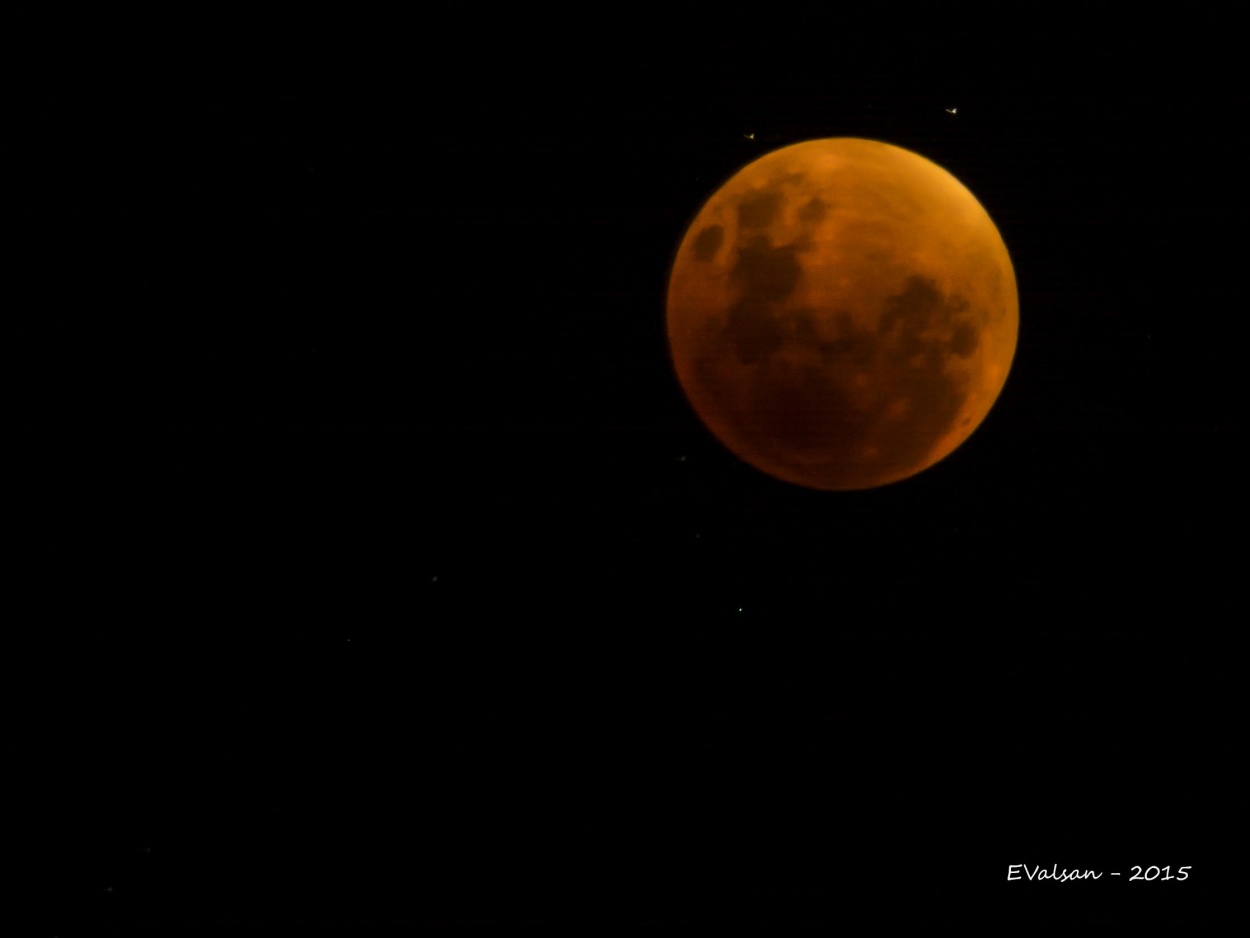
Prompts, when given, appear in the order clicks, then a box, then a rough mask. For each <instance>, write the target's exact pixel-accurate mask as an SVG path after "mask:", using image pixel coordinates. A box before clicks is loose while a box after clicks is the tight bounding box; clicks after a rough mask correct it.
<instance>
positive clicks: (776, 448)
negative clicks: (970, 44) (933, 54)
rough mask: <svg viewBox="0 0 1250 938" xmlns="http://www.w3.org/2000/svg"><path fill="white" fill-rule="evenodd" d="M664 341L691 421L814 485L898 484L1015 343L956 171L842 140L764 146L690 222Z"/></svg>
mask: <svg viewBox="0 0 1250 938" xmlns="http://www.w3.org/2000/svg"><path fill="white" fill-rule="evenodd" d="M667 318H668V338H669V347H670V351H671V353H672V358H673V364H674V367H675V368H676V371H677V377H678V379H679V381H680V382H681V386H682V389H683V390H684V391H685V394H686V396H687V397H688V398H689V400H690V403H691V405H692V406H693V408H694V410H695V412H696V413H697V414H698V416H699V417H700V419H701V420H702V421H703V422H704V423H705V424H706V425H707V427H708V428H709V429H710V430H711V431H712V433H713V434H715V436H716V437H717V438H718V439H719V440H720V441H721V442H722V443H724V444H725V446H727V447H728V448H729V449H730V450H732V451H733V452H734V453H735V454H737V455H738V456H739V457H740V458H741V459H743V460H745V461H746V462H748V463H750V464H751V465H753V466H755V467H756V468H757V469H760V470H762V471H763V472H766V473H768V474H769V475H772V476H775V477H776V478H779V479H783V480H785V481H787V482H792V483H795V484H797V485H803V486H807V487H810V488H815V489H825V490H838V489H865V488H873V487H875V486H879V485H885V484H887V483H890V482H896V481H898V480H900V479H905V478H907V477H909V476H912V475H915V474H916V473H918V472H920V471H922V470H924V469H926V468H928V467H929V466H932V465H933V464H934V463H936V462H937V461H938V460H940V459H942V458H944V457H945V456H947V455H949V454H950V453H951V452H952V451H953V450H955V449H956V448H957V447H958V446H959V445H960V444H961V443H963V442H964V440H966V439H967V438H968V436H969V435H970V434H971V433H972V432H973V430H975V429H976V428H977V426H978V425H979V424H980V423H981V421H982V420H983V419H984V418H985V415H986V414H987V413H988V412H989V410H990V407H991V406H992V405H993V403H994V401H995V399H996V398H997V397H998V394H999V392H1000V391H1001V390H1002V387H1003V383H1004V382H1005V381H1006V379H1007V372H1008V370H1009V369H1010V367H1011V361H1012V358H1013V356H1014V354H1015V348H1016V336H1017V332H1018V329H1019V306H1018V301H1017V297H1016V280H1015V273H1014V271H1013V270H1012V266H1011V259H1010V258H1009V257H1008V254H1007V248H1006V246H1005V245H1004V244H1003V240H1002V237H1001V236H1000V235H999V233H998V229H997V228H996V227H995V226H994V223H993V221H991V220H990V217H989V215H988V214H986V211H985V209H984V208H982V207H981V204H980V203H979V202H978V201H977V200H976V198H975V197H974V196H973V195H972V193H971V192H969V191H968V190H967V189H966V188H964V186H963V185H962V184H961V183H960V182H959V180H957V179H956V178H955V177H954V176H952V175H951V174H950V173H948V172H947V171H946V170H944V169H942V168H941V167H940V166H937V165H936V164H934V163H931V162H930V161H929V160H926V159H925V158H924V157H922V156H918V155H917V154H915V153H912V152H910V151H908V150H904V149H901V148H899V147H895V146H891V145H889V144H886V143H879V142H877V141H873V140H860V139H855V138H832V139H826V140H810V141H807V142H805V143H798V144H794V145H793V146H788V147H785V148H783V149H780V150H777V151H775V152H773V153H769V154H767V155H765V156H763V157H761V158H760V159H758V160H756V161H755V162H753V163H750V164H749V165H747V166H746V167H744V168H743V169H742V170H740V171H739V172H738V173H737V174H735V175H734V176H733V177H731V178H730V179H729V181H727V182H726V183H725V184H724V185H723V186H722V187H721V188H720V189H719V190H718V191H717V192H716V193H715V194H713V195H712V197H711V198H710V199H708V201H707V202H706V203H705V204H704V206H703V207H702V209H700V211H699V213H698V215H696V216H695V219H694V221H693V222H692V223H691V224H690V227H689V229H688V230H687V232H686V234H685V237H684V238H683V239H682V242H681V246H680V247H679V248H678V251H677V255H676V258H675V260H674V263H673V270H672V275H671V277H670V280H669V288H668V310H667Z"/></svg>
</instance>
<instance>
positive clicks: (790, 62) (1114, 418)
mask: <svg viewBox="0 0 1250 938" xmlns="http://www.w3.org/2000/svg"><path fill="white" fill-rule="evenodd" d="M924 9H926V10H927V11H928V12H927V13H924V14H922V15H912V14H904V13H902V12H901V11H900V13H899V16H898V19H897V21H895V22H889V21H887V20H881V21H875V22H871V23H870V22H869V21H868V20H867V19H866V18H865V19H862V20H857V21H851V20H848V19H847V18H846V17H845V16H844V15H843V14H839V13H835V12H833V11H831V10H830V9H828V8H827V6H825V5H798V6H793V7H791V8H790V10H789V12H788V13H787V14H786V15H785V16H782V15H780V14H777V15H775V16H774V15H773V14H770V13H767V12H761V13H760V14H759V15H758V18H752V17H745V16H744V17H743V18H742V19H741V20H720V19H717V21H716V22H708V21H706V19H705V18H703V17H696V16H694V15H693V14H691V15H689V16H682V17H677V18H675V19H674V20H670V19H669V17H668V15H666V16H664V17H661V16H658V15H657V14H655V13H654V12H653V13H651V14H646V15H644V14H641V13H639V14H637V16H636V17H635V18H633V19H629V18H621V17H620V16H619V15H618V14H613V15H612V16H609V15H608V14H606V13H603V14H589V13H588V14H586V19H584V20H570V19H567V18H566V17H565V16H564V15H563V14H561V15H559V16H557V15H555V14H548V15H536V14H534V13H532V12H531V11H528V10H527V11H524V12H516V13H512V14H508V16H507V17H506V18H504V19H499V18H498V17H496V16H495V15H494V14H485V13H482V14H481V21H480V22H478V21H477V14H474V15H460V16H459V17H458V18H457V19H456V20H455V21H454V22H453V21H447V22H445V23H444V22H441V21H440V22H439V23H438V24H434V23H427V24H425V25H424V27H421V28H417V29H416V32H415V33H403V32H402V31H399V30H389V29H387V28H385V27H384V24H374V25H373V26H371V27H370V28H369V29H368V30H365V33H364V34H365V36H366V39H367V41H364V40H362V43H363V44H362V43H358V42H355V41H354V40H352V41H349V40H348V39H347V38H345V37H344V38H341V39H336V38H335V35H334V34H333V31H330V30H328V29H327V30H326V35H325V36H322V37H321V39H320V42H321V43H322V44H321V45H317V44H313V43H311V42H307V43H302V44H301V42H297V41H294V40H292V41H290V42H288V43H286V44H285V45H284V46H283V48H284V49H286V50H287V51H290V50H291V49H295V50H297V54H294V55H291V56H290V57H283V58H282V59H281V64H280V65H279V64H277V62H278V59H277V58H274V57H270V56H268V55H267V54H266V49H267V48H269V47H268V46H266V45H265V43H263V42H261V41H260V40H255V41H252V42H250V43H249V42H244V43H241V45H242V46H245V47H246V49H245V51H243V52H241V53H240V56H241V57H243V58H246V59H248V60H249V61H252V60H254V61H256V62H263V63H266V65H265V66H264V67H260V68H257V69H256V71H255V77H254V78H253V77H252V75H253V73H252V72H250V71H249V72H248V77H247V79H246V80H244V79H243V77H242V73H241V71H238V70H235V69H234V68H233V67H227V66H225V65H223V66H222V67H221V68H220V69H219V70H217V71H213V72H197V71H195V70H194V69H191V70H188V71H189V72H191V74H190V76H189V77H187V78H185V80H184V78H183V77H182V71H181V70H177V77H175V75H174V72H175V71H176V65H177V64H178V59H179V54H178V53H177V52H175V51H167V52H166V53H165V60H164V62H163V64H162V65H160V66H159V67H155V69H154V70H153V71H148V72H144V73H143V74H142V75H141V76H140V77H139V78H138V79H135V80H130V79H129V78H128V79H127V80H120V79H119V80H118V81H116V82H113V81H108V80H100V81H94V80H92V81H88V80H85V79H83V80H79V79H78V78H69V77H65V76H63V75H62V76H58V77H57V78H55V79H54V80H51V81H50V83H37V84H38V87H33V88H32V90H30V91H24V90H18V91H14V92H12V93H11V94H8V95H7V98H6V116H5V118H4V120H5V125H4V135H3V139H2V140H0V168H2V169H3V170H4V172H3V179H4V185H5V199H4V205H3V210H2V212H0V220H2V222H3V225H4V233H3V242H4V244H5V246H6V249H5V255H4V262H3V265H4V266H3V270H4V277H5V283H6V285H7V289H6V291H5V296H6V299H5V310H6V312H7V319H8V322H9V323H10V328H11V329H12V330H13V332H12V333H11V335H13V340H12V341H11V342H10V345H9V352H10V361H11V365H10V367H11V368H12V369H13V370H14V371H15V378H16V381H15V383H14V384H13V389H14V396H13V399H12V400H13V407H12V408H11V413H12V414H13V415H14V417H13V420H12V421H11V426H12V430H11V440H12V445H11V446H10V449H9V461H10V462H11V463H14V464H16V466H17V467H18V469H19V473H18V476H19V478H20V480H21V481H20V482H19V483H17V484H16V485H13V486H11V488H10V491H11V492H12V494H13V500H14V502H15V507H16V509H17V511H16V514H17V516H18V518H19V522H20V523H19V525H18V527H17V531H18V535H19V539H20V546H21V557H20V561H19V564H18V565H17V566H16V568H15V569H14V572H15V578H14V579H15V582H16V588H15V589H14V590H13V591H11V593H10V595H11V596H12V597H13V599H12V604H11V607H10V616H9V617H8V628H7V629H6V632H7V633H8V634H9V636H10V643H11V644H10V653H9V655H8V658H7V664H8V669H9V672H10V677H9V685H10V687H12V688H13V689H14V690H15V698H14V699H15V700H16V703H15V704H13V705H12V709H11V711H10V712H11V714H12V717H13V719H11V721H10V742H9V745H8V751H9V753H10V759H9V775H10V778H16V779H17V780H18V788H19V794H18V795H17V796H16V797H14V796H12V795H11V796H10V802H9V804H10V810H11V811H12V812H13V813H14V814H15V815H16V826H17V828H18V830H19V836H18V837H17V838H15V839H13V841H12V843H11V844H10V851H11V855H12V856H13V857H14V858H15V860H16V864H17V866H18V867H19V869H21V870H22V874H21V875H20V876H19V877H18V878H17V879H16V880H14V881H13V883H11V887H10V888H11V900H10V906H11V907H12V908H13V909H14V910H15V911H16V913H17V917H18V918H19V919H20V920H21V921H22V922H23V923H24V925H23V928H24V929H25V930H24V931H23V934H33V935H47V936H52V935H60V936H69V935H76V934H103V933H107V934H128V935H137V934H158V933H159V934H174V933H179V934H183V933H192V932H194V933H203V934H216V933H230V934H251V933H252V931H251V930H255V933H256V934H261V933H264V934H272V933H273V932H272V931H271V930H270V929H272V928H273V927H275V926H277V925H280V924H284V923H285V924H287V925H293V924H295V923H300V927H302V928H304V929H305V930H308V929H314V928H316V927H317V926H318V925H327V926H332V925H335V924H336V923H351V924H350V927H349V926H348V925H344V926H343V927H347V928H348V930H349V931H350V930H351V928H356V929H359V928H361V927H366V926H364V925H363V924H362V923H366V922H390V923H407V924H412V925H418V926H423V925H434V924H440V923H441V924H446V925H458V924H467V923H473V922H483V921H493V922H501V923H512V922H521V921H530V922H544V923H564V922H568V923H578V924H580V925H583V926H586V925H589V926H592V927H593V926H596V925H598V924H600V923H602V924H604V925H609V924H612V923H616V922H626V923H638V922H656V923H681V924H684V925H687V926H691V925H697V924H701V923H726V922H752V923H764V922H779V923H806V924H808V925H813V926H816V927H819V928H826V927H834V926H837V925H848V924H849V925H865V924H868V923H876V922H885V923H910V924H920V923H929V922H938V921H946V920H950V921H958V922H962V923H967V922H977V921H986V922H994V923H996V924H1015V923H1017V922H1026V921H1028V922H1031V921H1037V920H1039V919H1052V920H1054V921H1056V922H1069V921H1070V922H1073V923H1079V922H1085V921H1100V922H1119V921H1124V920H1138V919H1151V920H1165V921H1166V920H1173V921H1176V922H1184V923H1200V922H1218V921H1220V917H1221V915H1222V912H1221V905H1222V902H1223V900H1225V899H1226V898H1228V897H1229V896H1230V895H1231V890H1232V888H1233V882H1234V870H1233V868H1232V867H1231V866H1230V865H1229V863H1230V862H1232V861H1229V860H1226V857H1228V856H1230V855H1231V854H1233V853H1234V852H1235V851H1234V850H1233V847H1234V846H1236V847H1238V848H1240V847H1241V846H1242V845H1240V844H1233V843H1231V842H1230V838H1231V836H1232V835H1231V833H1230V831H1229V820H1228V819H1229V817H1230V815H1231V813H1232V806H1233V800H1232V787H1231V784H1230V782H1229V781H1228V777H1229V775H1230V773H1231V771H1232V768H1231V767H1232V765H1233V762H1234V760H1233V754H1234V746H1233V740H1234V738H1235V736H1234V731H1235V724H1234V721H1233V718H1232V713H1233V694H1232V686H1233V681H1234V662H1233V655H1232V653H1231V650H1230V649H1231V647H1233V645H1234V644H1235V639H1234V633H1235V631H1241V629H1240V628H1238V629H1236V630H1234V623H1235V622H1236V621H1237V620H1239V619H1240V614H1238V613H1237V612H1236V610H1237V609H1238V608H1241V607H1242V603H1241V602H1240V600H1241V590H1240V588H1239V587H1236V585H1235V584H1236V582H1237V581H1238V579H1237V578H1238V577H1239V574H1240V573H1241V568H1242V564H1241V563H1240V562H1237V561H1238V560H1239V554H1238V552H1239V550H1240V547H1241V545H1242V543H1243V538H1242V534H1243V531H1244V526H1243V525H1242V523H1241V521H1240V519H1237V518H1235V516H1234V507H1233V506H1234V499H1233V493H1234V490H1236V491H1237V492H1238V493H1240V491H1241V485H1240V482H1241V478H1240V475H1241V473H1240V470H1237V469H1236V467H1237V466H1239V465H1240V464H1241V463H1240V461H1239V460H1237V459H1236V458H1235V456H1234V451H1233V436H1234V425H1233V418H1232V412H1233V408H1234V403H1233V400H1234V376H1235V375H1237V374H1240V373H1241V369H1242V368H1243V367H1244V363H1243V362H1241V361H1240V358H1239V355H1238V354H1237V347H1236V344H1235V340H1234V339H1233V337H1232V324H1233V320H1234V318H1240V316H1241V314H1242V311H1243V310H1242V308H1243V304H1244V289H1243V285H1242V284H1241V271H1242V261H1243V254H1244V232H1243V225H1242V224H1241V223H1240V222H1241V218H1242V217H1243V216H1242V215H1241V214H1240V210H1239V209H1238V208H1237V206H1238V205H1240V204H1241V202H1242V200H1243V197H1244V175H1243V170H1242V162H1243V161H1242V159H1241V157H1240V156H1239V154H1238V153H1237V151H1236V146H1237V144H1238V143H1239V142H1240V138H1241V137H1244V124H1242V123H1241V122H1242V119H1243V113H1244V110H1245V105H1246V100H1245V93H1244V82H1243V79H1241V77H1240V76H1239V75H1236V70H1235V68H1234V66H1235V63H1236V61H1238V57H1237V56H1235V55H1232V54H1231V53H1229V52H1228V51H1227V50H1226V49H1225V45H1226V43H1225V42H1224V39H1223V36H1224V35H1225V33H1226V32H1227V26H1226V25H1221V24H1219V23H1216V22H1209V23H1198V22H1194V21H1192V20H1188V19H1184V20H1182V21H1179V22H1146V21H1141V22H1132V23H1124V22H1120V23H1116V24H1115V25H1114V26H1102V25H1093V24H1092V23H1089V22H1085V21H1081V20H1076V21H1073V20H1069V19H1062V20H1060V19H1057V18H1056V19H1039V20H1037V21H1029V20H1028V19H1027V18H1025V17H1022V18H1021V19H1020V21H1019V22H1018V23H1016V24H1015V25H1011V26H1008V25H1006V24H1001V25H995V26H993V27H990V26H987V25H986V24H981V23H976V22H973V21H970V20H968V18H967V17H965V18H964V19H963V21H957V20H948V19H947V18H946V15H947V14H946V12H945V10H944V8H943V9H939V7H938V5H930V6H928V7H925V8H924ZM721 15H722V14H720V13H717V14H716V16H717V17H718V18H719V17H720V16H721ZM706 16H710V13H707V12H706V11H705V14H704V17H706ZM305 38H306V37H305ZM297 60H298V61H297ZM221 61H223V62H224V61H227V60H226V59H222V60H221ZM229 61H230V62H233V61H235V60H234V59H229ZM833 136H854V137H867V138H871V139H877V140H882V141H885V142H888V143H892V144H895V145H898V146H902V147H905V148H907V149H910V150H914V151H916V152H918V153H920V154H922V155H924V156H926V157H927V158H929V159H931V160H933V161H934V162H936V163H938V164H939V165H941V166H943V167H945V168H946V169H947V170H949V171H950V172H951V173H953V174H954V175H955V176H956V177H957V178H959V179H960V180H961V181H962V182H963V183H964V184H965V185H966V186H967V187H968V188H969V189H970V190H971V191H972V192H973V193H974V194H975V195H976V196H977V198H978V199H979V200H980V201H981V203H982V204H983V205H984V206H985V208H986V209H987V211H988V212H989V214H990V215H991V217H992V218H993V219H994V220H995V222H996V223H997V225H998V227H999V230H1000V232H1001V234H1002V236H1003V239H1004V241H1005V242H1006V244H1007V247H1008V249H1009V251H1010V252H1011V255H1012V259H1013V262H1014V264H1015V272H1016V278H1017V281H1018V284H1019V295H1020V315H1021V329H1020V338H1019V346H1018V350H1017V354H1016V359H1015V362H1014V365H1013V369H1012V371H1011V374H1010V376H1009V378H1008V381H1007V385H1006V387H1005V389H1004V391H1003V393H1002V395H1001V397H1000V398H999V400H998V403H997V404H996V405H995V407H994V409H993V410H992V411H991V413H990V415H989V417H988V418H987V420H986V421H985V423H984V424H983V425H982V426H981V427H980V428H979V429H978V430H977V431H976V433H975V434H974V435H973V436H972V437H971V438H970V439H969V440H968V442H967V443H966V444H965V445H964V446H963V447H961V448H960V449H959V450H957V451H956V452H955V453H954V454H953V455H951V456H950V457H949V458H947V459H946V460H944V461H942V462H941V463H939V464H938V465H936V466H935V467H933V468H932V469H930V470H928V471H926V472H924V473H922V474H920V475H918V476H916V477H914V478H912V479H909V480H906V481H903V482H900V483H896V484H894V485H891V486H888V487H885V488H882V489H877V490H871V491H861V492H851V493H831V492H817V491H810V490H806V489H802V488H798V487H795V486H791V485H787V484H785V483H782V482H779V481H776V480H774V479H771V478H769V477H767V476H765V475H762V474H761V473H759V472H758V471H756V470H755V469H752V468H751V467H749V466H747V465H746V464H744V463H742V462H740V461H739V460H737V459H736V458H735V457H734V456H733V455H731V454H730V453H729V452H728V451H726V450H725V449H724V448H723V447H722V446H721V445H720V444H719V443H718V442H717V441H716V440H715V439H714V438H713V437H712V436H711V435H710V433H708V432H707V431H706V430H705V429H704V428H703V426H702V425H701V423H700V422H699V420H698V419H697V417H696V416H695V415H694V413H693V411H692V410H691V409H690V407H689V406H688V404H687V403H686V401H685V398H684V397H683V395H682V393H681V390H680V388H679V386H678V384H677V380H676V378H675V375H674V373H673V370H672V367H671V365H670V362H669V359H668V353H667V347H666V338H665V332H664V296H665V290H666V283H667V277H668V272H669V265H670V264H671V262H672V259H673V255H674V252H675V251H676V248H677V245H678V243H679V241H680V239H681V237H682V235H683V233H684V231H685V227H686V225H687V224H688V223H689V221H690V220H691V219H692V217H693V216H694V214H695V212H696V211H697V210H698V208H699V207H700V205H701V204H702V202H703V201H704V200H705V199H706V198H707V197H708V196H710V195H711V193H712V192H713V191H714V190H715V189H716V188H717V187H718V186H719V185H720V184H721V183H722V182H724V180H725V179H727V178H728V177H729V176H730V175H732V174H733V173H734V172H735V171H736V170H737V169H739V168H740V167H742V166H743V165H744V164H746V163H747V162H750V161H751V160H753V159H755V158H756V157H759V156H762V155H763V154H765V153H767V152H769V151H771V150H774V149H777V148H779V147H782V146H785V145H788V144H791V143H796V142H799V141H801V140H807V139H813V138H818V137H833ZM1234 221H1236V222H1237V224H1234ZM1237 393H1238V395H1240V384H1239V382H1238V387H1237ZM1236 503H1237V504H1240V500H1238V501H1237V502H1236ZM1015 863H1020V864H1028V865H1030V866H1036V865H1039V864H1040V865H1042V866H1044V867H1046V869H1048V870H1049V869H1050V868H1051V867H1052V865H1054V864H1057V865H1058V867H1059V869H1061V870H1062V869H1081V870H1084V869H1094V870H1101V871H1104V872H1105V873H1107V874H1109V873H1111V872H1116V871H1119V872H1121V873H1122V874H1123V875H1121V876H1120V877H1118V878H1112V877H1111V876H1110V875H1104V877H1103V878H1102V879H1101V880H1098V881H1092V882H1091V881H1086V882H1076V883H1062V884H1059V883H1047V882H1028V881H1026V882H1011V883H1009V882H1007V867H1008V865H1009V864H1015ZM1151 865H1156V866H1158V867H1160V868H1163V867H1170V869H1171V871H1172V875H1175V874H1176V872H1177V870H1178V869H1179V867H1181V866H1183V865H1188V866H1190V867H1191V871H1190V874H1189V878H1188V880H1187V881H1183V882H1182V881H1177V880H1172V881H1167V882H1164V881H1162V880H1158V881H1154V882H1143V881H1129V876H1130V875H1131V874H1132V872H1133V867H1134V866H1140V867H1142V868H1143V870H1144V869H1146V868H1148V867H1150V866H1151ZM249 929H251V930H249ZM353 933H355V934H363V933H364V932H360V931H358V930H357V931H354V932H353Z"/></svg>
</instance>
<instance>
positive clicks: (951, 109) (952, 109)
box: [946, 107, 959, 114]
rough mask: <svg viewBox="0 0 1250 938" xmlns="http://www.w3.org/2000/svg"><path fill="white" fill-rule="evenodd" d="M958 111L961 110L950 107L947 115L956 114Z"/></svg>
mask: <svg viewBox="0 0 1250 938" xmlns="http://www.w3.org/2000/svg"><path fill="white" fill-rule="evenodd" d="M958 110H959V108H954V107H948V108H947V109H946V113H947V114H954V113H955V112H956V111H958Z"/></svg>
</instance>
